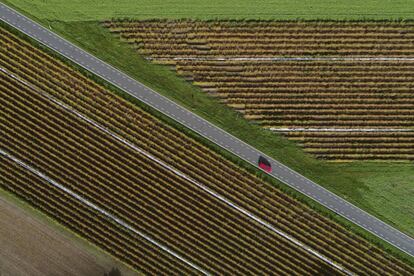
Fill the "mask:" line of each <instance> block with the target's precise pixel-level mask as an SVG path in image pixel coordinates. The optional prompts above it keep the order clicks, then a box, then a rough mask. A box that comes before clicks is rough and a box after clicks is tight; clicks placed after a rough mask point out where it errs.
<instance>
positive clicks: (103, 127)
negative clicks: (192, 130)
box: [0, 29, 414, 275]
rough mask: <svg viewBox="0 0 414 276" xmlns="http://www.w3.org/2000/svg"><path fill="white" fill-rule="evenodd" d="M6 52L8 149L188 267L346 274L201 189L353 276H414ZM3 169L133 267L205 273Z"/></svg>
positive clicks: (14, 45) (46, 66)
mask: <svg viewBox="0 0 414 276" xmlns="http://www.w3.org/2000/svg"><path fill="white" fill-rule="evenodd" d="M0 46H1V47H0V68H1V72H0V74H1V78H0V105H1V106H2V109H1V110H0V131H1V134H2V135H1V136H0V149H1V150H3V151H6V152H8V154H10V155H12V156H14V157H15V158H18V159H19V160H21V161H23V162H24V163H26V164H28V165H30V166H31V167H32V168H34V169H36V170H38V171H40V172H42V173H43V174H46V175H47V176H48V177H50V178H52V179H53V180H55V181H57V182H58V183H60V184H61V185H63V186H65V187H67V188H69V189H70V190H72V191H74V192H76V193H77V194H79V195H80V196H82V197H83V198H85V199H87V200H88V201H90V202H92V203H93V204H94V205H96V206H98V207H99V208H101V209H104V210H106V211H107V212H109V213H110V214H112V215H113V216H116V217H117V218H119V219H122V221H125V222H126V223H128V224H129V225H131V226H132V227H134V228H135V229H137V230H139V231H140V232H141V233H144V234H145V235H147V236H149V237H151V238H153V239H155V240H156V241H158V242H159V243H161V244H163V245H165V246H167V247H168V248H169V249H171V250H173V251H174V252H177V253H178V254H179V255H180V256H183V257H184V258H185V259H187V260H189V261H190V262H192V263H194V264H196V265H198V266H200V267H202V268H203V269H205V270H207V271H209V272H211V273H215V274H227V273H229V274H233V273H236V274H250V273H251V274H274V273H276V274H298V275H308V274H309V275H315V274H318V273H321V274H341V272H340V271H337V270H333V268H332V267H330V266H329V265H327V264H326V263H325V262H323V261H321V260H320V259H319V258H316V257H315V256H314V255H312V254H310V253H309V251H306V250H304V249H302V247H299V246H297V245H295V244H293V243H292V242H290V241H288V240H286V239H285V238H283V237H281V236H280V235H278V234H276V233H275V232H274V231H271V230H269V229H268V228H265V227H264V226H263V225H261V224H259V223H257V222H256V221H254V220H252V219H249V218H248V217H247V216H245V215H243V214H242V213H240V212H239V211H237V210H236V209H234V208H231V207H230V206H229V205H228V204H225V203H224V202H223V201H222V200H219V199H217V198H216V197H213V196H212V195H211V193H208V192H207V191H206V190H203V189H200V186H204V187H206V188H208V189H210V190H211V191H214V192H215V193H217V194H220V195H221V196H223V197H225V198H227V199H228V200H230V201H231V202H233V203H234V204H236V205H238V206H240V207H241V208H244V209H245V210H246V211H247V212H249V213H251V214H253V215H254V216H257V217H259V218H261V219H263V220H265V221H267V222H269V223H270V224H272V225H274V226H275V227H276V228H278V229H280V230H281V231H283V232H284V233H286V234H287V235H289V236H290V237H292V238H294V239H296V240H297V241H299V242H300V243H303V244H305V245H306V246H309V247H310V248H312V249H313V250H316V251H317V252H319V253H320V254H323V255H325V256H326V257H328V258H329V259H331V260H333V261H334V262H335V263H337V264H339V265H340V266H343V267H345V268H346V269H348V270H350V271H352V272H354V273H358V274H366V273H368V274H370V275H382V274H392V275H399V274H401V275H404V274H413V273H414V270H413V268H411V267H409V266H407V265H406V264H404V263H402V262H400V261H398V260H397V259H395V258H393V257H392V256H390V255H388V254H387V253H385V252H383V251H382V250H380V249H379V248H377V247H375V246H373V245H371V244H369V243H368V242H366V241H365V240H363V239H361V238H360V237H358V236H356V235H354V234H352V233H350V232H349V231H347V230H346V229H344V228H343V227H341V226H340V225H337V224H335V223H333V222H332V221H330V220H328V219H326V218H324V217H322V216H320V215H319V214H317V213H315V212H314V211H313V210H311V209H310V208H308V207H307V206H305V205H304V204H302V203H300V202H297V201H296V200H294V199H293V198H291V197H290V196H288V195H286V194H284V193H282V192H281V191H279V190H277V189H276V188H274V187H271V186H269V185H267V184H266V183H264V182H263V181H261V180H259V179H257V178H256V177H254V176H253V175H251V174H249V173H247V172H245V171H243V170H241V169H240V168H238V167H236V166H235V165H234V164H233V163H231V162H229V161H227V160H225V159H223V158H222V157H220V156H219V155H217V154H216V153H214V152H213V151H211V150H209V149H207V148H206V147H204V146H203V145H201V144H200V143H198V142H196V141H195V140H193V139H191V138H189V137H187V136H185V135H183V134H181V133H180V132H178V131H176V130H175V129H173V128H171V127H169V126H168V125H166V124H165V123H163V122H161V121H159V120H157V119H155V118H154V117H153V116H152V115H150V114H148V113H146V112H144V111H143V110H141V109H139V108H137V107H136V106H133V105H132V104H130V103H128V102H126V101H124V100H122V99H121V98H119V97H117V96H115V95H114V94H113V93H111V92H109V91H108V90H106V89H104V88H103V87H101V86H99V85H97V84H96V83H94V82H92V81H91V80H89V79H87V78H86V77H84V76H83V75H81V74H80V73H78V72H77V71H75V70H74V69H72V68H70V67H68V66H67V65H65V64H63V63H62V62H61V61H59V60H57V59H54V58H53V57H51V56H49V55H47V54H46V53H44V52H42V51H41V50H39V49H36V48H34V47H33V46H31V45H30V44H28V43H27V42H25V41H23V40H22V39H20V38H17V37H16V36H14V35H12V34H11V33H10V32H8V31H6V30H4V29H0ZM0 158H1V162H0V170H1V173H0V185H1V186H2V187H3V188H5V189H7V190H10V191H13V192H14V193H16V194H18V195H19V196H21V197H23V198H25V199H26V200H28V201H29V202H31V203H32V204H33V205H34V206H36V207H38V208H40V209H41V210H43V211H44V212H46V213H47V214H49V215H50V216H52V217H54V218H55V219H56V220H57V221H59V222H61V223H63V224H65V225H67V226H68V227H69V228H71V229H72V230H74V231H76V232H77V233H79V234H80V235H82V236H84V237H85V238H87V239H89V240H91V241H92V242H94V243H96V244H97V245H99V246H101V247H102V248H103V249H105V250H107V251H108V252H110V253H111V254H113V255H114V256H117V257H118V258H120V259H121V260H123V261H124V262H126V263H128V264H129V265H131V266H133V267H135V268H136V269H138V270H140V271H143V272H147V273H163V274H177V275H182V274H192V273H196V272H197V271H195V270H193V269H191V268H190V267H189V266H187V265H185V264H184V263H183V262H181V261H179V260H178V259H176V258H174V257H172V256H171V255H169V254H168V253H166V252H165V251H163V250H161V249H160V248H159V247H157V246H154V244H152V243H150V242H148V240H145V239H144V238H142V236H140V235H138V234H137V233H135V232H131V231H129V230H127V229H126V228H124V227H121V226H120V225H119V223H117V222H114V221H112V220H108V219H107V217H105V216H103V215H102V214H101V213H99V212H96V211H94V210H93V209H91V208H90V207H88V206H85V205H84V204H83V203H82V202H80V201H79V200H78V199H75V198H73V197H70V196H68V194H67V193H64V192H63V191H62V190H60V189H57V188H56V187H55V186H53V185H50V183H48V182H45V181H44V179H41V178H39V177H38V176H36V175H34V174H33V173H30V172H29V171H27V170H24V169H23V168H22V167H20V166H18V165H17V164H16V163H15V162H13V161H12V160H11V159H9V158H7V157H4V155H2V156H1V157H0ZM165 164H170V165H169V166H173V167H169V166H166V165H165ZM177 172H180V174H178V173H177ZM195 183H198V186H197V185H195Z"/></svg>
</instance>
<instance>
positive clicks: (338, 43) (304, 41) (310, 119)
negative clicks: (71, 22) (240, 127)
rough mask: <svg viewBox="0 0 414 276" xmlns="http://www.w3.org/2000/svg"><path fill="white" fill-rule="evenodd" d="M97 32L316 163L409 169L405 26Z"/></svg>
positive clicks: (249, 25)
mask: <svg viewBox="0 0 414 276" xmlns="http://www.w3.org/2000/svg"><path fill="white" fill-rule="evenodd" d="M104 25H105V26H106V27H108V28H110V30H111V31H112V32H114V33H117V34H119V35H120V36H121V38H122V39H123V40H125V41H127V42H128V43H131V44H132V45H134V47H136V48H137V49H138V52H139V53H140V54H142V55H145V56H147V57H148V58H150V59H152V60H154V62H158V63H164V64H171V65H174V66H175V69H176V70H177V73H178V74H179V75H181V76H183V77H185V78H186V79H188V80H189V81H191V82H193V83H194V84H195V85H198V86H200V87H201V88H202V89H203V90H205V91H206V92H208V93H210V94H212V95H214V96H215V97H218V98H219V99H220V100H221V101H222V102H223V103H225V104H227V105H228V106H230V107H233V108H235V109H236V110H238V111H240V112H241V113H243V115H244V116H245V118H247V119H250V120H254V121H257V122H259V123H260V124H261V125H263V127H266V128H270V129H272V130H275V131H281V132H284V133H286V135H287V137H289V138H291V139H293V140H297V141H299V142H300V144H301V145H303V146H304V148H305V150H306V151H307V152H310V153H313V154H315V155H316V156H318V157H320V158H324V159H329V160H331V159H333V160H371V159H374V160H407V159H408V160H411V159H414V151H413V146H414V144H413V138H414V113H413V110H414V93H413V92H412V89H413V85H414V82H413V80H414V75H413V73H412V69H413V67H414V60H413V59H411V57H413V47H414V43H413V38H414V29H413V24H412V22H408V23H399V22H271V21H263V22H255V21H252V22H249V21H246V22H244V21H204V22H203V21H186V20H183V21H156V20H153V21H133V22H122V21H119V22H105V23H104ZM288 57H290V58H288ZM292 57H293V58H292ZM295 58H296V59H295ZM297 58H299V60H297ZM332 58H336V59H334V60H332ZM281 129H283V130H284V131H282V130H281ZM338 129H339V130H340V131H337V130H338ZM295 130H297V131H295ZM310 130H313V131H310ZM330 130H331V131H330ZM367 130H369V131H367ZM392 130H395V131H392ZM322 136H323V137H322Z"/></svg>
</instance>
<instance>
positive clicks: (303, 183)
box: [0, 3, 414, 257]
mask: <svg viewBox="0 0 414 276" xmlns="http://www.w3.org/2000/svg"><path fill="white" fill-rule="evenodd" d="M0 18H1V20H3V21H4V22H6V23H8V24H9V25H11V26H13V27H15V28H17V29H18V30H20V31H21V32H23V33H25V34H27V35H29V36H30V37H32V38H34V39H35V40H37V41H39V42H41V43H42V44H44V45H46V46H48V47H49V48H51V49H53V50H55V51H56V52H58V53H60V54H61V55H63V56H65V57H67V58H68V59H70V60H72V61H73V62H75V63H77V64H79V65H80V66H82V67H84V68H85V69H87V70H89V71H91V72H92V73H94V74H96V75H98V76H100V77H101V78H103V79H105V80H106V81H108V82H110V83H112V84H113V85H115V86H117V87H119V88H120V89H122V90H124V91H125V92H127V93H129V94H131V95H132V96H134V97H136V98H137V99H139V100H141V101H142V102H144V103H146V104H148V105H149V106H151V107H153V108H155V109H157V110H158V111H160V112H162V113H164V114H165V115H167V116H169V117H171V118H173V119H174V120H176V121H177V122H179V123H181V124H183V125H184V126H186V127H188V128H190V129H192V130H193V131H195V132H197V133H199V134H200V135H202V136H204V137H205V138H207V139H209V140H211V141H212V142H214V143H216V144H217V145H219V146H221V147H222V148H224V149H226V150H228V151H229V152H231V153H233V154H235V155H237V156H239V157H240V158H242V159H244V160H246V161H247V162H249V163H251V164H253V165H255V166H256V165H257V160H258V158H259V156H260V155H262V156H266V155H264V154H263V153H261V152H260V151H259V150H256V149H255V148H253V147H252V146H250V145H248V144H246V143H244V142H242V141H241V140H239V139H237V138H235V137H234V136H232V135H230V134H229V133H227V132H225V131H224V130H222V129H220V128H218V127H216V126H214V125H212V124H211V123H209V122H208V121H206V120H204V119H202V118H201V117H199V116H197V115H196V114H194V113H192V112H190V111H188V110H187V109H185V108H183V107H181V106H179V105H178V104H176V103H174V102H173V101H171V100H169V99H167V98H165V97H163V96H161V95H160V94H158V93H156V92H155V91H153V90H151V89H149V88H148V87H146V86H145V85H143V84H141V83H139V82H137V81H135V80H134V79H132V78H130V77H129V76H128V75H126V74H124V73H122V72H120V71H119V70H117V69H116V68H114V67H112V66H110V65H108V64H107V63H105V62H103V61H101V60H99V59H98V58H96V57H94V56H92V55H90V54H88V53H87V52H85V51H83V50H82V49H80V48H78V47H76V46H75V45H73V44H71V43H70V42H68V41H66V40H65V39H63V38H61V37H60V36H58V35H56V34H54V33H53V32H51V31H50V30H48V29H46V28H44V27H42V26H41V25H39V24H37V23H36V22H34V21H33V20H31V19H29V18H27V17H25V16H23V15H21V14H20V13H18V12H16V11H14V10H13V9H10V8H9V7H7V6H6V5H4V4H2V3H0ZM266 158H267V159H268V160H269V161H270V163H271V164H272V168H273V171H272V173H271V175H272V176H273V177H275V178H277V179H279V180H280V181H282V182H284V183H286V184H287V185H289V186H291V187H292V188H294V189H296V190H298V191H300V192H301V193H303V194H305V195H307V196H309V197H310V198H312V199H314V200H316V201H318V202H319V203H320V204H322V205H324V206H326V207H327V208H329V209H331V210H332V211H334V212H335V213H337V214H339V215H341V216H343V217H345V218H347V219H348V220H350V221H352V222H354V223H355V224H357V225H359V226H361V227H362V228H364V229H366V230H367V231H369V232H371V233H373V234H374V235H376V236H378V237H380V238H381V239H383V240H385V241H387V242H388V243H390V244H392V245H394V246H395V247H397V248H399V249H401V250H402V251H404V252H406V253H408V254H409V255H411V256H413V257H414V239H413V238H411V237H409V236H407V235H405V234H403V233H402V232H400V231H398V230H396V229H395V228H393V227H391V226H389V225H388V224H386V223H384V222H382V221H381V220H379V219H377V218H375V217H374V216H372V215H369V214H368V213H366V212H364V211H363V210H361V209H359V208H358V207H356V206H354V205H352V204H351V203H349V202H347V201H346V200H344V199H342V198H340V197H338V196H336V195H335V194H333V193H331V192H329V191H328V190H326V189H324V188H323V187H321V186H319V185H318V184H316V183H314V182H312V181H310V180H309V179H307V178H305V177H304V176H302V175H300V174H299V173H297V172H295V171H293V170H292V169H290V168H288V167H286V166H285V165H283V164H281V163H279V162H277V161H276V160H274V159H272V158H269V157H266Z"/></svg>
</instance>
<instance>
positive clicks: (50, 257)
mask: <svg viewBox="0 0 414 276" xmlns="http://www.w3.org/2000/svg"><path fill="white" fill-rule="evenodd" d="M0 195H1V196H2V198H1V199H0V210H1V212H0V224H1V227H0V244H1V248H2V250H1V251H0V274H1V275H61V274H65V275H103V274H104V273H105V272H108V271H110V270H111V269H112V268H114V267H117V268H119V269H120V271H121V272H122V275H126V276H127V275H128V276H132V275H136V272H133V271H132V270H130V269H128V268H126V267H124V266H123V265H122V264H121V263H120V262H119V261H116V260H114V259H113V258H111V256H109V255H107V254H103V253H102V252H100V251H99V252H98V250H96V248H92V247H91V246H90V245H89V244H86V242H83V241H81V240H80V239H79V237H75V236H74V235H73V234H72V233H70V232H69V231H67V230H66V229H63V228H62V227H61V226H59V225H57V224H56V223H51V222H50V220H48V219H45V217H44V215H43V214H40V213H39V212H37V211H34V210H32V208H30V207H29V206H28V205H27V204H22V202H20V201H17V200H16V198H14V197H13V196H11V195H10V194H7V193H5V192H4V191H2V190H0ZM45 244H47V245H48V246H47V247H45V246H44V245H45Z"/></svg>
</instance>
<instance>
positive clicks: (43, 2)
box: [8, 0, 414, 21]
mask: <svg viewBox="0 0 414 276" xmlns="http://www.w3.org/2000/svg"><path fill="white" fill-rule="evenodd" d="M8 2H11V3H13V4H14V5H16V6H17V7H20V8H23V9H25V10H30V13H31V14H32V15H34V16H36V17H37V18H39V19H48V20H60V21H79V20H82V21H83V20H88V21H89V20H104V19H110V18H112V17H116V18H119V17H129V18H137V19H145V18H184V17H186V18H200V19H215V18H255V19H258V18H260V19H297V18H301V19H322V18H330V19H367V18H370V19H406V18H410V16H412V15H413V14H414V5H413V3H412V1H410V0H408V1H404V0H396V1H389V0H380V1H374V0H367V1H357V0H348V1H343V0H342V1H334V0H314V1H311V0H306V1H304V0H302V1H298V0H261V1H250V0H230V1H222V0H210V1H204V0H180V1H172V0H139V1H136V0H118V1H113V0H88V1H84V0H71V1H62V0H10V1H8ZM391 4H392V5H391Z"/></svg>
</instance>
